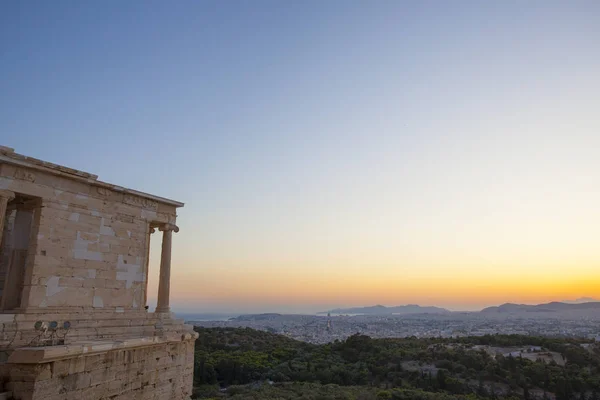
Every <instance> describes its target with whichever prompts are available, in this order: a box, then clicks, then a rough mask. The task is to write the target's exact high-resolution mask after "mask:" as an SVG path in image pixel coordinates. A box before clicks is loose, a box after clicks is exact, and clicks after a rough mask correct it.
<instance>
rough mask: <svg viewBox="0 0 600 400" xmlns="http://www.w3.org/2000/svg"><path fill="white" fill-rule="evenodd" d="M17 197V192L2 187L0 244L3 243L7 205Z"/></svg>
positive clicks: (0, 193)
mask: <svg viewBox="0 0 600 400" xmlns="http://www.w3.org/2000/svg"><path fill="white" fill-rule="evenodd" d="M14 198H15V194H14V193H13V192H11V191H9V190H4V189H0V246H1V245H2V233H3V232H4V219H5V218H6V206H7V205H8V202H9V201H11V200H12V199H14Z"/></svg>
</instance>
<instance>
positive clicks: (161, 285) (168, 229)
mask: <svg viewBox="0 0 600 400" xmlns="http://www.w3.org/2000/svg"><path fill="white" fill-rule="evenodd" d="M158 230H160V231H161V232H162V233H163V239H162V253H161V255H160V278H159V281H158V301H157V303H156V312H157V313H168V312H170V311H171V308H170V306H169V293H170V290H171V243H172V241H173V231H175V232H179V228H178V227H177V226H176V225H173V224H165V225H162V226H160V227H159V228H158Z"/></svg>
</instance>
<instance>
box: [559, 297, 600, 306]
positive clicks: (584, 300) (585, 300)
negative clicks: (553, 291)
mask: <svg viewBox="0 0 600 400" xmlns="http://www.w3.org/2000/svg"><path fill="white" fill-rule="evenodd" d="M598 301H600V300H598V299H594V298H591V297H581V298H579V299H577V300H564V301H563V303H567V304H581V303H593V302H598Z"/></svg>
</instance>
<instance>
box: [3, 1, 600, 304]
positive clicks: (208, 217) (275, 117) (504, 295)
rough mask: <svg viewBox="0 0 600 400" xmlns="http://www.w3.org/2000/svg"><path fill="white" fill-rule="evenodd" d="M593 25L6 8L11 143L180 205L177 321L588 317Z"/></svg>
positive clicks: (440, 12)
mask: <svg viewBox="0 0 600 400" xmlns="http://www.w3.org/2000/svg"><path fill="white" fill-rule="evenodd" d="M599 21H600V2H598V1H595V0H592V1H545V0H544V1H526V2H525V1H511V0H508V1H452V2H449V1H375V2H367V1H351V0H348V1H334V0H332V1H314V0H311V1H279V0H277V1H258V0H257V1H241V0H240V1H208V0H207V1H177V2H162V1H161V2H159V1H127V2H123V1H96V2H89V1H83V2H82V1H64V0H58V1H37V2H36V1H3V2H0V139H1V140H0V143H1V144H4V145H8V146H10V147H14V148H15V149H16V151H17V152H19V153H23V154H27V155H31V156H34V157H38V158H42V159H45V160H48V161H53V162H57V163H60V164H64V165H67V166H70V167H73V168H77V169H82V170H85V171H89V172H93V173H96V174H98V175H99V177H100V179H102V180H104V181H108V182H111V183H116V184H119V185H122V186H128V187H133V188H136V189H139V190H143V191H147V192H150V193H154V194H158V195H162V196H165V197H169V198H173V199H176V200H180V201H183V202H185V203H186V206H185V208H183V209H181V210H180V213H179V219H178V224H179V226H180V228H181V231H180V232H179V233H178V234H177V235H175V239H174V250H173V262H174V264H173V265H174V266H173V277H172V289H171V290H172V293H173V294H172V303H174V305H175V308H176V309H177V310H180V311H193V310H197V311H236V312H237V311H244V312H246V311H251V312H255V311H284V312H287V311H317V310H322V309H326V308H329V307H334V306H353V305H372V304H385V305H399V304H406V303H418V304H422V305H438V306H446V307H450V308H454V309H471V308H478V307H482V306H486V305H491V304H497V303H502V302H506V301H511V302H526V303H535V302H542V301H548V300H564V299H573V298H576V297H581V296H591V297H598V296H599V295H600V23H599ZM155 240H156V239H155ZM159 246H160V243H158V240H156V243H154V242H153V245H152V256H151V268H152V269H151V271H152V274H153V275H152V277H151V282H150V296H151V297H153V294H154V293H156V273H157V272H158V271H157V270H158V259H159Z"/></svg>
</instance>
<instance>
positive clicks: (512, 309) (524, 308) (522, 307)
mask: <svg viewBox="0 0 600 400" xmlns="http://www.w3.org/2000/svg"><path fill="white" fill-rule="evenodd" d="M576 310H577V311H579V310H600V302H588V303H571V304H569V303H561V302H558V301H554V302H552V303H546V304H537V305H527V304H512V303H506V304H502V305H500V306H495V307H488V308H484V309H483V310H481V312H482V313H519V312H536V313H539V312H561V311H576Z"/></svg>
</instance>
